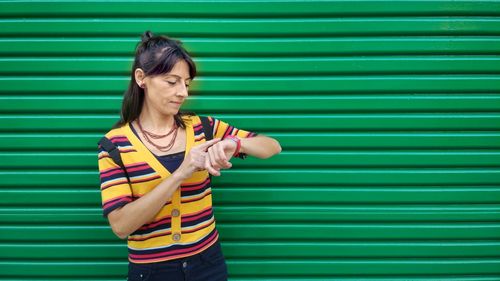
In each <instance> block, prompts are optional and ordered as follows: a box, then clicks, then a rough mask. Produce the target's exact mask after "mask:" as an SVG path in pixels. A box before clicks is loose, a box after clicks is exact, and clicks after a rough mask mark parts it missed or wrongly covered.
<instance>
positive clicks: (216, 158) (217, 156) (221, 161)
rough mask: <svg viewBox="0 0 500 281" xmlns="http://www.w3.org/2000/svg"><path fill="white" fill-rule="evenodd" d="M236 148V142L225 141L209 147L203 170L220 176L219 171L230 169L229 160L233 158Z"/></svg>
mask: <svg viewBox="0 0 500 281" xmlns="http://www.w3.org/2000/svg"><path fill="white" fill-rule="evenodd" d="M236 146H237V145H236V142H234V141H232V140H230V139H225V140H222V141H220V142H218V143H216V144H214V145H212V146H211V147H209V148H208V150H207V156H206V157H205V168H206V169H207V170H208V172H209V173H210V174H212V175H214V176H220V169H229V168H231V167H232V166H233V164H231V162H229V160H231V158H232V157H233V154H234V152H235V151H236Z"/></svg>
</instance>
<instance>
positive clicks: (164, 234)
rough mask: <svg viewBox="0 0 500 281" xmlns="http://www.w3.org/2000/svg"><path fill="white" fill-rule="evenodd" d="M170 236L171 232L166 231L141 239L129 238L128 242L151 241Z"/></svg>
mask: <svg viewBox="0 0 500 281" xmlns="http://www.w3.org/2000/svg"><path fill="white" fill-rule="evenodd" d="M170 234H172V231H167V232H165V233H159V234H156V235H152V236H147V237H146V238H143V237H141V238H133V237H129V238H128V240H130V241H145V240H148V239H151V238H156V237H161V236H166V235H170Z"/></svg>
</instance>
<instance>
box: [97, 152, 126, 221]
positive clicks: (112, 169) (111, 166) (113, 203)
mask: <svg viewBox="0 0 500 281" xmlns="http://www.w3.org/2000/svg"><path fill="white" fill-rule="evenodd" d="M98 164H99V177H100V180H101V200H102V210H103V216H104V217H107V216H108V214H109V213H111V212H112V211H113V210H116V209H118V208H120V207H123V206H125V205H126V204H128V203H130V202H132V201H133V199H132V191H131V190H130V185H129V183H128V180H127V177H126V176H125V172H124V171H123V169H122V168H121V167H120V166H119V165H118V164H116V163H115V162H114V161H113V159H112V158H111V157H110V156H109V154H108V153H107V152H106V151H105V150H104V149H102V148H101V146H99V154H98Z"/></svg>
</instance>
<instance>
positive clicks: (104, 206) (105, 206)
mask: <svg viewBox="0 0 500 281" xmlns="http://www.w3.org/2000/svg"><path fill="white" fill-rule="evenodd" d="M118 198H120V197H116V198H114V199H111V200H108V201H106V202H104V203H103V208H104V209H108V208H109V206H108V205H111V206H113V205H115V204H117V203H119V202H132V199H131V198H130V196H123V197H122V198H121V199H120V200H116V199H118ZM113 200H116V201H113Z"/></svg>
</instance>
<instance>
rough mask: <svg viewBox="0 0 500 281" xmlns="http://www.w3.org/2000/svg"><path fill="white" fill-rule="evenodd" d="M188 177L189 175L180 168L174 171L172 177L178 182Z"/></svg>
mask: <svg viewBox="0 0 500 281" xmlns="http://www.w3.org/2000/svg"><path fill="white" fill-rule="evenodd" d="M188 178H189V175H188V174H187V173H186V172H183V171H182V170H180V169H177V170H176V171H175V172H173V173H172V179H173V180H174V181H176V182H178V183H182V182H183V181H185V180H186V179H188Z"/></svg>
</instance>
